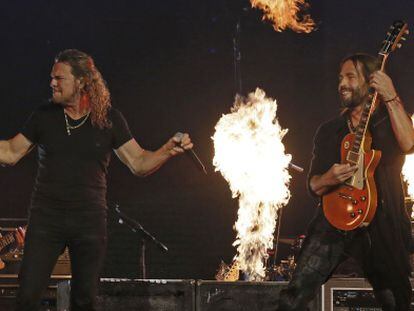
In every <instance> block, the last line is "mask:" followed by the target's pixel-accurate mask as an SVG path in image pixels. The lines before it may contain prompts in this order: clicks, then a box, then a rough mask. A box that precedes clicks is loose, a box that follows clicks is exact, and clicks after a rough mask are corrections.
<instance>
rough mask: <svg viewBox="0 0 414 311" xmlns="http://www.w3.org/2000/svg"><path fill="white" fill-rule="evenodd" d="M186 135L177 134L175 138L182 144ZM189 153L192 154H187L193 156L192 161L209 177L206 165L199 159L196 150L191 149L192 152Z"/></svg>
mask: <svg viewBox="0 0 414 311" xmlns="http://www.w3.org/2000/svg"><path fill="white" fill-rule="evenodd" d="M183 136H184V134H183V133H181V132H177V133H176V134H175V135H174V137H176V138H177V139H178V140H180V142H181V141H182V139H183ZM186 151H189V152H190V153H187V154H188V155H190V156H191V159H192V160H193V162H194V164H195V165H196V166H197V168H198V169H200V170H202V171H203V172H204V174H206V175H207V170H206V167H205V165H204V164H203V162H202V161H201V159H200V158H199V157H198V155H197V153H196V152H195V151H194V149H190V150H186Z"/></svg>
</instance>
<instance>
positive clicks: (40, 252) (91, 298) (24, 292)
mask: <svg viewBox="0 0 414 311" xmlns="http://www.w3.org/2000/svg"><path fill="white" fill-rule="evenodd" d="M66 246H67V247H68V248H69V255H70V259H71V268H72V281H71V310H72V311H81V310H82V311H84V310H85V311H86V310H88V311H92V310H95V297H96V293H97V286H98V281H99V272H100V268H101V266H102V263H103V259H104V255H105V250H106V211H105V210H104V209H102V210H90V211H87V210H79V209H76V210H71V209H69V208H67V209H53V208H45V207H34V208H32V209H31V213H30V219H29V226H28V229H27V233H26V240H25V247H24V256H23V261H22V266H21V269H20V273H19V284H20V289H19V293H18V296H17V309H16V310H18V311H23V310H24V311H29V310H30V311H35V310H38V309H39V307H40V302H41V296H42V294H43V292H44V290H45V289H46V287H47V285H48V282H49V278H50V274H51V273H52V270H53V267H54V265H55V263H56V261H57V258H58V257H59V255H60V254H61V253H62V252H63V251H64V249H65V247H66Z"/></svg>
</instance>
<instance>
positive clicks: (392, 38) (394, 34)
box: [379, 21, 409, 56]
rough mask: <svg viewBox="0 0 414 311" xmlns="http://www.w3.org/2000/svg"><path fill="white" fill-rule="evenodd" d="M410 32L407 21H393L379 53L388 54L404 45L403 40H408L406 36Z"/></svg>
mask: <svg viewBox="0 0 414 311" xmlns="http://www.w3.org/2000/svg"><path fill="white" fill-rule="evenodd" d="M408 34H409V31H408V25H407V23H406V22H403V21H395V22H394V23H392V25H391V27H390V30H389V31H388V32H387V37H386V38H385V40H384V42H383V45H382V47H381V50H380V52H379V54H380V55H384V56H386V55H388V54H390V53H391V52H393V51H394V50H395V49H396V48H400V47H401V46H402V43H401V42H402V41H405V40H406V37H404V36H406V35H408Z"/></svg>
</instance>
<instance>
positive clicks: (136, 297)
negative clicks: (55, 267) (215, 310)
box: [57, 278, 195, 311]
mask: <svg viewBox="0 0 414 311" xmlns="http://www.w3.org/2000/svg"><path fill="white" fill-rule="evenodd" d="M57 295H58V301H57V310H59V311H60V310H69V297H70V282H68V281H66V282H60V283H59V284H58V294H57ZM194 305H195V281H194V280H141V279H118V278H113V279H101V282H100V285H99V294H98V297H97V310H99V311H113V310H122V311H132V310H139V311H193V310H194Z"/></svg>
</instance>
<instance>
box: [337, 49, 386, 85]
mask: <svg viewBox="0 0 414 311" xmlns="http://www.w3.org/2000/svg"><path fill="white" fill-rule="evenodd" d="M349 60H350V61H351V62H352V63H353V64H354V66H355V68H356V69H357V72H358V74H359V73H362V75H363V77H364V78H365V82H366V83H369V76H370V75H371V74H373V73H374V72H375V71H377V70H379V69H380V62H379V61H378V59H377V58H376V57H374V56H372V55H369V54H365V53H356V54H353V55H350V56H347V57H345V58H344V59H343V60H342V61H341V63H340V65H339V70H340V69H341V68H342V66H343V64H344V63H345V62H347V61H349ZM358 64H359V66H358ZM358 68H360V70H359V69H358ZM360 71H361V72H360Z"/></svg>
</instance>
